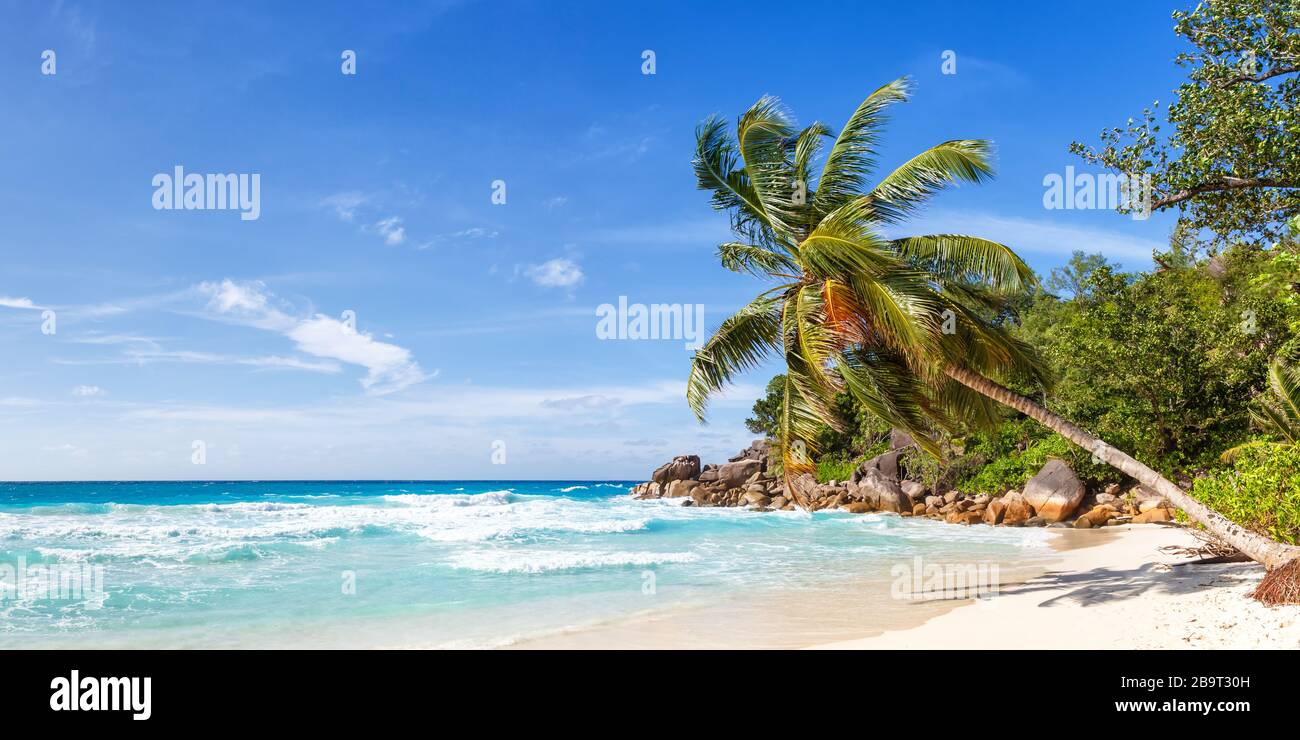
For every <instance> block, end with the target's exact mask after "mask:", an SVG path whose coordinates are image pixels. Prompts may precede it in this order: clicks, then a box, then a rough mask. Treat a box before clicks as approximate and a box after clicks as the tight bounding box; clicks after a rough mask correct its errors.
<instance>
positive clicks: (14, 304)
mask: <svg viewBox="0 0 1300 740" xmlns="http://www.w3.org/2000/svg"><path fill="white" fill-rule="evenodd" d="M0 308H29V309H34V308H37V306H36V304H35V303H32V299H30V298H10V297H8V296H0Z"/></svg>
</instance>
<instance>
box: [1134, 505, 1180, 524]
mask: <svg viewBox="0 0 1300 740" xmlns="http://www.w3.org/2000/svg"><path fill="white" fill-rule="evenodd" d="M1173 520H1174V515H1173V514H1172V513H1171V512H1170V511H1169V509H1165V508H1154V509H1147V510H1146V511H1144V512H1142V513H1141V514H1138V515H1137V516H1135V517H1133V523H1134V524H1155V523H1158V522H1172V521H1173Z"/></svg>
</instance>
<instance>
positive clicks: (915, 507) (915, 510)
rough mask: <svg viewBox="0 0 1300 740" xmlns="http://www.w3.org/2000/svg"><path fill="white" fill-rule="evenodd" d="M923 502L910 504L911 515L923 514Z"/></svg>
mask: <svg viewBox="0 0 1300 740" xmlns="http://www.w3.org/2000/svg"><path fill="white" fill-rule="evenodd" d="M924 515H925V504H912V516H924Z"/></svg>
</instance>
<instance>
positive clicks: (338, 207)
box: [320, 191, 370, 221]
mask: <svg viewBox="0 0 1300 740" xmlns="http://www.w3.org/2000/svg"><path fill="white" fill-rule="evenodd" d="M368 200H370V196H368V195H366V194H364V193H359V192H356V191H351V192H347V193H337V194H335V195H331V196H329V197H328V198H325V199H323V200H321V202H320V207H321V208H328V209H330V210H332V211H334V214H335V215H336V216H338V217H339V218H341V219H343V220H344V221H352V220H354V219H355V218H356V217H357V209H358V208H360V207H361V206H363V205H365V203H366V202H367V201H368Z"/></svg>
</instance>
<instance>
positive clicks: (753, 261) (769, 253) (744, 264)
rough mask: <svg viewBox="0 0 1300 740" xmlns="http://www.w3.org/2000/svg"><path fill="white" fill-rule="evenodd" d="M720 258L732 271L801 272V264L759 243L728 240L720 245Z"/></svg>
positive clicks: (759, 274) (758, 274) (757, 273)
mask: <svg viewBox="0 0 1300 740" xmlns="http://www.w3.org/2000/svg"><path fill="white" fill-rule="evenodd" d="M718 260H719V261H720V262H722V266H723V267H725V268H727V269H728V270H731V271H732V272H741V273H749V274H751V275H754V276H755V277H769V276H771V275H772V274H773V273H778V272H781V273H786V274H790V273H796V272H799V264H798V263H797V262H795V261H794V260H792V259H790V258H789V257H788V256H786V255H784V254H782V253H781V252H779V251H776V250H774V249H770V248H768V247H763V246H759V245H757V244H741V243H740V242H727V243H725V244H719V245H718Z"/></svg>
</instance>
